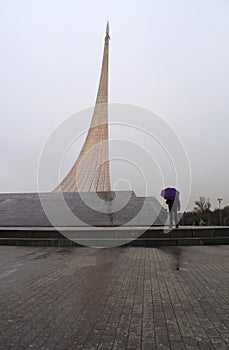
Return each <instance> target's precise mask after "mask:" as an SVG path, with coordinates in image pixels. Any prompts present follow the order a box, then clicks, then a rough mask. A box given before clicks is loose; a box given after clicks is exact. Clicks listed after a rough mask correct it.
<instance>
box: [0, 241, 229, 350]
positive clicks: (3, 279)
mask: <svg viewBox="0 0 229 350" xmlns="http://www.w3.org/2000/svg"><path fill="white" fill-rule="evenodd" d="M228 251H229V246H203V247H160V248H144V247H125V248H124V247H122V248H110V249H93V248H74V247H71V248H66V247H65V248H50V247H47V248H45V247H42V248H41V247H3V246H0V266H1V271H0V307H1V320H0V350H1V349H2V350H24V349H27V350H28V349H36V350H40V349H43V350H45V349H46V350H47V349H49V350H65V349H68V350H71V349H74V350H89V349H91V350H92V349H96V350H97V349H100V350H103V349H104V350H105V349H106V350H109V349H110V350H111V349H112V350H125V349H134V350H138V349H139V350H140V349H141V350H148V349H172V350H173V349H174V350H177V349H188V350H189V349H200V350H201V349H203V350H204V349H206V350H211V349H216V350H218V349H219V350H220V349H222V350H224V349H228V346H229V337H228V334H229V330H228V317H227V315H228V313H229V312H228V311H229V310H228V309H229V307H228V304H229V303H228V272H229V264H228V260H229V258H228ZM177 264H179V265H180V266H181V269H180V270H179V271H177V270H176V266H177Z"/></svg>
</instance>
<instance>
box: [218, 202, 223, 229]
mask: <svg viewBox="0 0 229 350" xmlns="http://www.w3.org/2000/svg"><path fill="white" fill-rule="evenodd" d="M222 200H223V199H222V198H217V201H218V202H219V224H220V226H222V213H221V202H222Z"/></svg>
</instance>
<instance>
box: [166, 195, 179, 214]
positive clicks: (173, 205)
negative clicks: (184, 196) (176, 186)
mask: <svg viewBox="0 0 229 350" xmlns="http://www.w3.org/2000/svg"><path fill="white" fill-rule="evenodd" d="M166 204H168V207H169V211H172V210H175V211H178V210H180V200H179V198H175V199H166Z"/></svg>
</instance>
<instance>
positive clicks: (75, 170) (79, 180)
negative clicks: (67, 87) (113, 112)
mask: <svg viewBox="0 0 229 350" xmlns="http://www.w3.org/2000/svg"><path fill="white" fill-rule="evenodd" d="M109 40H110V36H109V23H108V22H107V27H106V36H105V44H104V52H103V61H102V69H101V75H100V81H99V88H98V93H97V98H96V103H95V107H94V111H93V116H92V120H91V124H90V128H89V130H88V134H87V136H86V139H85V142H84V144H83V147H82V149H81V151H80V153H79V156H78V158H77V160H76V162H75V163H74V165H73V167H72V168H71V170H70V171H69V173H68V174H67V175H66V176H65V177H64V179H63V180H62V181H61V183H60V184H59V185H58V186H57V187H56V188H55V189H54V190H53V191H54V192H106V191H110V190H111V188H110V165H109V150H108V65H109Z"/></svg>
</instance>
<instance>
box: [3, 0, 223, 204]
mask: <svg viewBox="0 0 229 350" xmlns="http://www.w3.org/2000/svg"><path fill="white" fill-rule="evenodd" d="M107 20H109V22H110V31H111V33H110V35H111V42H110V73H109V76H110V83H109V89H110V96H109V99H110V102H118V103H127V104H130V105H136V106H140V107H142V108H145V109H147V110H150V111H152V112H154V113H156V114H157V115H158V116H160V118H162V120H163V121H164V122H165V123H167V124H168V125H169V126H171V127H172V129H173V131H174V133H175V134H176V135H177V137H178V138H179V140H180V141H181V143H182V144H183V145H184V148H185V149H186V152H187V155H188V159H189V161H190V167H191V173H192V183H191V195H190V201H189V205H188V209H192V208H193V206H194V201H195V200H196V199H198V197H199V196H201V195H203V196H205V197H207V198H209V199H210V201H211V203H212V208H213V209H214V208H215V207H216V206H217V198H223V202H222V205H223V206H224V205H229V186H228V181H229V163H228V133H229V118H228V114H229V46H228V42H229V2H228V1H227V0H192V1H183V0H163V1H161V0H142V1H134V0H131V1H130V0H126V1H121V0H117V1H102V0H101V1H97V0H95V1H87V0H86V1H85V0H78V1H74V0H66V1H58V0H39V1H36V0H35V1H29V0H21V1H16V0H14V1H1V2H0V49H1V55H0V77H1V79H0V94H1V104H0V118H1V139H0V142H1V166H0V178H1V182H0V192H35V191H37V173H38V163H39V157H40V154H41V152H42V149H43V147H44V145H45V142H46V141H47V139H49V137H50V135H52V133H53V131H54V130H55V129H56V127H57V126H58V125H60V124H61V123H62V122H63V121H64V120H66V118H68V117H70V116H72V115H73V114H75V113H77V112H79V111H81V110H83V109H85V108H88V107H91V106H93V104H94V102H95V97H96V93H97V88H98V79H99V74H100V68H101V60H102V52H103V44H104V35H105V28H106V21H107ZM111 118H112V120H111V121H112V122H113V121H115V116H114V117H113V116H111ZM123 118H124V119H125V116H123ZM118 119H119V121H120V119H121V118H120V115H119V118H118ZM133 122H134V123H135V124H137V123H138V120H137V119H136V118H135V117H134V116H133ZM87 123H88V126H89V123H90V116H88V119H87ZM149 123H150V122H149ZM147 127H148V126H147ZM150 127H151V128H152V129H153V127H154V126H153V125H150ZM80 128H81V126H80V125H79V129H80ZM76 129H77V127H76ZM119 132H120V130H119ZM126 132H127V131H126ZM77 133H78V130H76V136H77ZM111 134H112V130H111ZM114 134H115V131H114ZM128 136H129V135H128V134H125V130H122V137H123V138H124V139H125V138H128ZM135 136H136V135H135ZM142 137H144V136H143V135H141V134H139V135H138V136H136V140H137V142H138V143H139V144H141V143H143V139H142ZM82 142H83V139H82V140H81V144H82ZM80 147H81V145H80V144H79V145H78V146H77V152H76V150H73V153H72V154H74V157H73V156H69V157H67V158H66V161H65V162H64V168H63V173H62V175H63V176H64V174H65V173H66V172H67V171H68V169H69V168H70V167H71V166H72V161H74V159H76V157H77V155H78V153H79V151H80ZM57 148H58V147H57ZM154 149H156V146H155V148H154ZM149 150H151V152H153V148H152V147H150V146H149ZM133 152H135V151H134V150H133ZM53 157H55V150H53ZM119 166H121V165H120V164H119ZM51 169H52V158H50V161H49V164H48V165H47V174H49V171H50V172H51ZM112 169H113V172H114V174H116V176H118V173H119V169H118V168H117V167H115V164H114V165H113V168H112ZM162 175H163V174H162ZM164 175H165V174H164ZM168 175H169V174H168V173H167V174H166V177H167V178H168V177H169V176H168ZM47 176H48V175H47ZM126 176H127V181H129V178H130V177H131V174H130V173H129V172H128V169H126ZM157 176H158V174H156V173H155V175H154V173H153V172H152V174H151V177H152V188H151V194H152V195H155V196H156V197H157V198H158V199H159V194H160V190H161V188H157V186H155V183H156V182H154V181H156V178H157ZM122 178H123V176H122ZM171 178H172V175H171ZM131 180H132V181H133V179H131ZM136 181H138V179H137V177H136ZM139 181H140V180H139ZM158 183H159V182H158ZM153 184H154V185H153ZM166 184H167V185H173V183H172V180H171V182H170V183H169V181H167V183H166ZM55 185H56V183H53V186H52V185H51V184H50V185H49V187H47V189H46V190H51V189H52V188H53V187H55ZM135 186H136V188H138V186H139V183H135V184H133V187H135ZM140 187H141V186H139V192H141V189H140ZM180 190H181V192H182V191H183V190H184V188H180ZM139 194H141V193H139Z"/></svg>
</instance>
